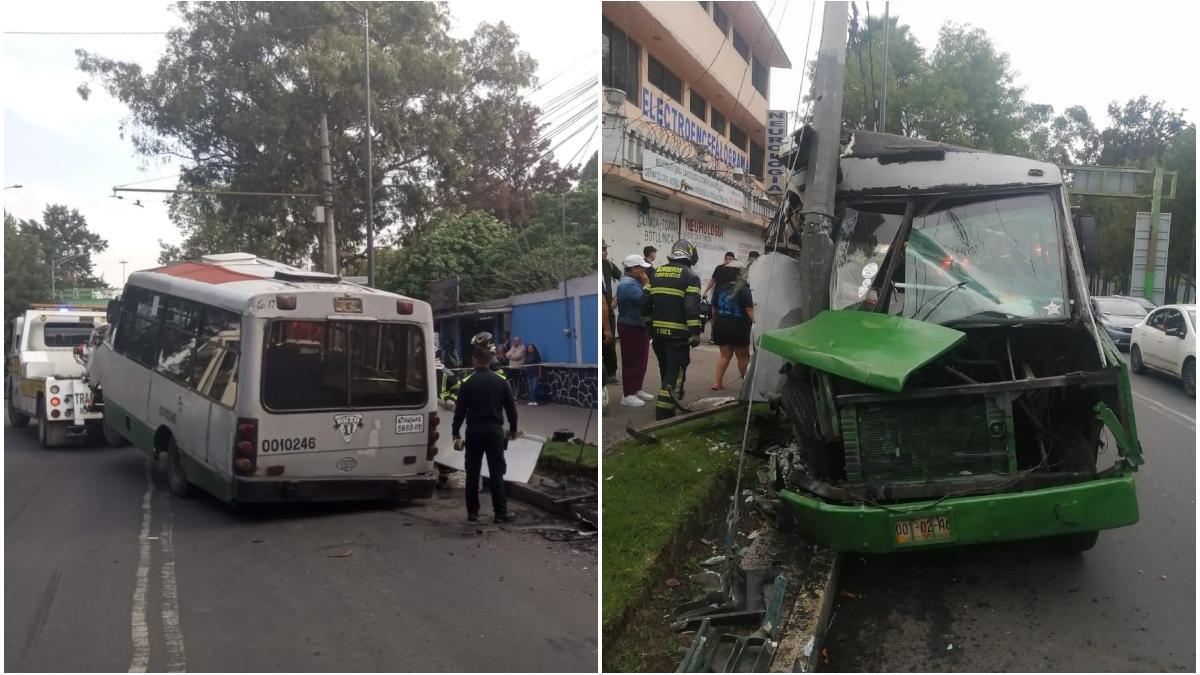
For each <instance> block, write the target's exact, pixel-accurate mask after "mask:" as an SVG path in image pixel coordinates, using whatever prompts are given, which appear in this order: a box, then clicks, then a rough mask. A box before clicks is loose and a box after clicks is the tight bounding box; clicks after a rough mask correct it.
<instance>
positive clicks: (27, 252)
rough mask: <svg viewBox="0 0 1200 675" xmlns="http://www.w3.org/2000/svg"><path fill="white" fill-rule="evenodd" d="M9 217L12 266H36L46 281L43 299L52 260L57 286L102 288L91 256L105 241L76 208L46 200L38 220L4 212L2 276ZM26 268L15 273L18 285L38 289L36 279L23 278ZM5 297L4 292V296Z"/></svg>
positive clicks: (46, 296) (7, 261)
mask: <svg viewBox="0 0 1200 675" xmlns="http://www.w3.org/2000/svg"><path fill="white" fill-rule="evenodd" d="M10 220H11V221H12V228H11V229H12V236H13V237H15V238H14V239H13V254H12V255H14V256H17V257H15V258H13V259H12V262H13V268H12V269H19V270H26V271H28V270H29V269H30V266H31V265H36V266H39V268H41V269H44V272H39V275H40V276H39V279H44V280H45V281H46V289H45V292H44V293H42V294H41V299H42V300H43V301H49V299H50V292H49V291H50V289H49V287H50V281H49V280H50V269H51V262H54V266H53V269H54V278H55V284H56V285H57V287H58V288H102V287H104V286H105V285H106V284H105V283H104V280H103V279H101V278H99V277H97V276H96V274H95V271H94V263H93V262H92V256H93V255H95V254H97V253H102V252H104V251H105V250H106V249H107V248H108V242H107V241H105V240H104V239H103V238H102V237H101V236H100V235H98V234H96V233H95V232H92V231H91V230H90V229H88V224H87V219H86V218H84V217H83V215H82V214H80V213H79V210H78V209H72V208H68V207H66V206H63V205H62V204H49V205H47V206H46V208H45V209H43V210H42V220H41V222H38V221H37V220H33V219H30V220H17V219H15V218H13V217H12V216H10V215H9V214H8V213H5V214H4V221H5V222H4V228H5V229H4V243H5V252H4V260H5V279H6V280H7V279H8V275H9V269H10V268H9V262H10V257H9V255H10V254H9V237H10V232H9V230H10V227H9V221H10ZM25 273H26V272H21V273H19V274H18V275H17V277H15V279H16V281H15V283H17V284H18V285H22V286H23V287H31V288H37V289H39V292H40V289H41V286H40V284H41V281H40V280H34V279H29V280H24V279H23V278H22V277H24V276H25ZM6 297H7V296H6Z"/></svg>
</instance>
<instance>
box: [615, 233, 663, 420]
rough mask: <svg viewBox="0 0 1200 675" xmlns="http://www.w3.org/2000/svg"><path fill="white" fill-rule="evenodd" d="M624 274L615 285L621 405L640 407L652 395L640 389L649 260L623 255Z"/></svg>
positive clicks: (645, 347) (645, 346)
mask: <svg viewBox="0 0 1200 675" xmlns="http://www.w3.org/2000/svg"><path fill="white" fill-rule="evenodd" d="M623 267H624V268H625V275H624V276H623V277H622V278H621V282H620V283H618V284H617V333H618V335H620V337H621V390H622V391H621V395H622V398H621V405H625V406H631V407H634V408H640V407H642V406H644V405H646V401H653V400H654V396H653V395H652V394H648V393H646V392H644V391H642V382H643V380H645V379H646V363H647V361H648V359H649V355H650V329H648V328H647V327H646V321H645V317H644V316H643V315H642V303H643V299H644V297H645V295H646V293H647V291H646V286H647V285H648V284H649V283H650V277H649V271H650V270H651V269H652V266H651V265H650V263H648V262H646V259H645V258H644V257H643V256H640V255H638V254H636V253H634V254H632V255H629V256H626V257H625V260H624V263H623Z"/></svg>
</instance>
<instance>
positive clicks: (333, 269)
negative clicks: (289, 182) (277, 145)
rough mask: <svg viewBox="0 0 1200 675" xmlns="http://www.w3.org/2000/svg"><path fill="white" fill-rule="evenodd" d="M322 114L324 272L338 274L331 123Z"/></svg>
mask: <svg viewBox="0 0 1200 675" xmlns="http://www.w3.org/2000/svg"><path fill="white" fill-rule="evenodd" d="M326 118H327V116H326V114H325V113H321V190H322V192H324V194H325V244H324V247H325V261H324V267H325V269H324V271H325V272H327V273H329V274H337V273H338V264H337V231H336V230H335V229H334V226H333V167H332V166H331V165H330V161H329V122H328V120H327V119H326Z"/></svg>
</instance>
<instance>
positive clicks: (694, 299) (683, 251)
mask: <svg viewBox="0 0 1200 675" xmlns="http://www.w3.org/2000/svg"><path fill="white" fill-rule="evenodd" d="M699 259H700V254H699V252H698V251H697V250H696V247H695V245H694V244H692V242H690V241H688V240H687V239H680V240H679V241H677V242H675V245H674V246H672V247H671V253H670V255H668V256H667V264H665V265H663V266H661V267H659V268H658V269H656V270H654V276H653V277H652V278H651V280H650V292H649V293H647V294H646V296H645V300H644V303H645V314H646V316H649V317H650V336H651V339H652V340H653V341H654V342H653V345H654V356H655V357H656V358H657V359H658V371H659V376H660V378H661V382H662V384H661V385H660V386H661V388H660V389H659V390H658V400H657V402H656V403H655V409H654V419H656V420H664V419H668V418H670V417H674V416H675V411H676V409H677V408H682V404H681V403H680V401H682V400H683V387H684V383H685V381H686V380H687V368H688V364H689V363H691V353H690V350H691V348H692V347H695V346H696V345H698V344H700V330H701V326H700V276H699V275H698V274H696V272H695V271H694V270H693V269H692V267H693V266H694V265H695V264H696V262H697V261H699Z"/></svg>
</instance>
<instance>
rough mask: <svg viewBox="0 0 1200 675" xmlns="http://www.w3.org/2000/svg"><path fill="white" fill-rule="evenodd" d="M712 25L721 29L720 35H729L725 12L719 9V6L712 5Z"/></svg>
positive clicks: (727, 17)
mask: <svg viewBox="0 0 1200 675" xmlns="http://www.w3.org/2000/svg"><path fill="white" fill-rule="evenodd" d="M713 23H715V24H717V28H720V29H721V35H729V16H727V15H726V14H725V10H723V9H721V6H720V5H713Z"/></svg>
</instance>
